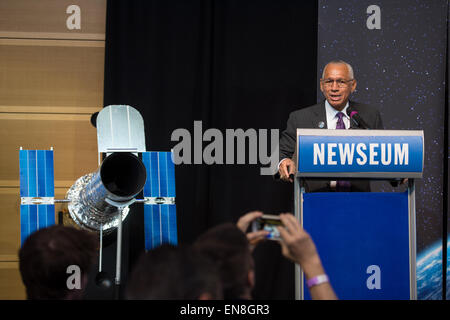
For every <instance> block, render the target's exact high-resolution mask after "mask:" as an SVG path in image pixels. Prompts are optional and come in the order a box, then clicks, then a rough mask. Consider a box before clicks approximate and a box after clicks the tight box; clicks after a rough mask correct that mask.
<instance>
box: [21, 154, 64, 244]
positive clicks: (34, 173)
mask: <svg viewBox="0 0 450 320" xmlns="http://www.w3.org/2000/svg"><path fill="white" fill-rule="evenodd" d="M19 166H20V170H19V173H20V196H21V199H22V204H21V206H20V232H21V236H20V238H21V243H22V244H23V242H24V241H25V239H26V238H27V237H28V236H29V235H30V234H31V233H33V232H34V231H36V230H38V229H40V228H45V227H48V226H51V225H53V224H55V206H54V204H53V197H54V194H55V191H54V181H53V180H54V173H53V151H52V150H20V151H19ZM36 198H46V199H43V200H42V201H40V200H39V199H38V202H37V203H36V202H33V201H36ZM39 201H40V202H39Z"/></svg>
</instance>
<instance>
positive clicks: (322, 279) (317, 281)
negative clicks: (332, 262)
mask: <svg viewBox="0 0 450 320" xmlns="http://www.w3.org/2000/svg"><path fill="white" fill-rule="evenodd" d="M325 282H329V279H328V276H327V275H326V274H321V275H319V276H317V277H314V278H311V279H309V280H307V281H306V284H307V285H308V288H312V287H314V286H317V285H319V284H322V283H325Z"/></svg>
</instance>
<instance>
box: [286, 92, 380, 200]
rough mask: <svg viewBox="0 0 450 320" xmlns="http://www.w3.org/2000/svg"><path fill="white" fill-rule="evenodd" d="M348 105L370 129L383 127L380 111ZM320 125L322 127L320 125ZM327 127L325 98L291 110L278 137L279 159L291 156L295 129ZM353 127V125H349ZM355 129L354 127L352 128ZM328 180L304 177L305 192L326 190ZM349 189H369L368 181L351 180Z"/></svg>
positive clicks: (356, 103) (328, 188)
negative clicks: (284, 128)
mask: <svg viewBox="0 0 450 320" xmlns="http://www.w3.org/2000/svg"><path fill="white" fill-rule="evenodd" d="M349 106H352V107H353V108H355V110H357V111H358V113H359V115H360V117H361V118H362V119H363V120H364V121H365V122H366V123H367V125H368V126H369V127H370V128H371V129H383V123H382V121H381V116H380V112H379V111H378V110H377V109H375V108H373V107H371V106H368V105H366V104H362V103H358V102H353V101H349ZM321 125H322V127H321ZM321 128H322V129H327V116H326V111H325V100H324V101H322V102H321V103H318V104H315V105H313V106H310V107H307V108H304V109H300V110H297V111H294V112H292V113H291V114H290V115H289V119H288V121H287V127H286V130H284V131H283V132H282V133H281V137H280V145H279V146H280V160H281V159H284V158H292V156H293V154H294V151H295V144H296V134H297V129H321ZM350 128H354V126H353V125H352V126H350ZM354 129H356V128H354ZM329 184H330V181H329V180H312V179H311V180H309V179H305V188H306V192H328V191H331V189H330V185H329ZM351 191H358V192H363V191H370V183H369V181H367V180H354V181H352V189H351Z"/></svg>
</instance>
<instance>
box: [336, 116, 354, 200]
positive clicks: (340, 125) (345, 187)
mask: <svg viewBox="0 0 450 320" xmlns="http://www.w3.org/2000/svg"><path fill="white" fill-rule="evenodd" d="M336 116H337V117H338V121H337V123H336V129H345V123H344V119H343V118H344V114H343V113H342V112H338V113H337V114H336ZM350 190H351V184H350V181H343V180H338V181H336V191H340V192H349V191H350Z"/></svg>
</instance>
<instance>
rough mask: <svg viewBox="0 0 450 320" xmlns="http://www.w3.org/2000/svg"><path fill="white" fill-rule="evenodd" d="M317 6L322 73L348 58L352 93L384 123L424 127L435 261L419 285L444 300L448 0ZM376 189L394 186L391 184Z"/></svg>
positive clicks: (421, 200) (426, 231) (427, 223)
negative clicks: (375, 9) (375, 22)
mask: <svg viewBox="0 0 450 320" xmlns="http://www.w3.org/2000/svg"><path fill="white" fill-rule="evenodd" d="M373 4H376V5H377V6H378V7H379V9H380V15H379V18H380V19H379V22H380V29H369V28H368V26H367V21H368V20H369V22H373V20H372V18H371V16H372V15H373V13H374V12H373V11H372V10H369V13H368V12H367V11H368V7H369V6H371V5H373ZM318 11H319V16H318V23H319V26H318V64H317V67H318V70H317V76H318V78H320V77H321V75H322V69H323V66H324V65H325V64H326V63H327V62H328V61H330V60H333V59H342V60H344V61H347V62H349V63H350V64H351V65H352V66H353V69H354V73H355V78H356V79H357V81H358V86H357V89H356V91H355V92H354V93H353V95H352V97H351V99H353V100H355V101H359V102H365V103H367V104H371V105H374V106H376V107H378V109H379V110H380V112H381V115H382V118H383V123H384V127H385V129H392V130H424V136H425V163H424V175H423V179H419V180H417V181H416V206H417V211H416V215H417V220H416V224H417V259H418V262H419V261H420V262H421V263H423V261H421V260H420V259H421V258H422V257H425V256H426V257H430V254H431V253H433V254H431V256H433V257H435V259H434V260H433V261H432V262H430V263H432V267H433V274H431V275H428V274H427V277H430V278H432V279H428V278H427V283H426V284H425V282H424V280H423V279H422V280H423V282H420V277H421V274H420V270H418V290H419V298H421V299H439V298H440V296H441V295H442V291H439V290H437V289H435V288H439V287H441V282H442V250H441V251H439V244H441V242H442V228H443V219H442V215H443V205H444V203H443V179H444V178H443V173H444V171H443V170H444V165H443V163H444V125H445V121H446V119H445V117H444V115H445V99H446V97H445V68H446V49H447V48H446V47H447V43H446V39H447V12H448V1H446V0H440V1H426V0H414V1H410V0H396V1H392V0H379V1H376V2H374V1H361V0H351V1H333V0H320V1H319V8H318ZM369 25H370V23H369ZM317 92H318V100H322V99H323V97H322V95H321V92H320V90H319V88H318V91H317ZM373 189H374V191H393V189H392V188H391V187H390V185H389V184H387V183H385V182H377V183H374V184H373ZM396 191H402V189H401V188H400V189H397V190H396ZM445 223H446V221H445ZM436 246H437V247H436ZM436 248H437V249H436ZM441 248H442V247H441ZM418 264H419V263H418ZM422 286H423V288H422ZM427 286H432V287H433V290H428V291H430V292H428V291H427V288H425V287H427ZM431 291H432V292H431Z"/></svg>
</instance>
